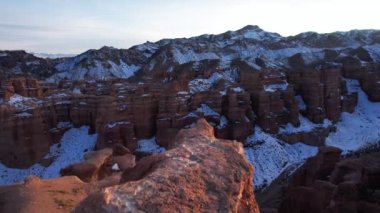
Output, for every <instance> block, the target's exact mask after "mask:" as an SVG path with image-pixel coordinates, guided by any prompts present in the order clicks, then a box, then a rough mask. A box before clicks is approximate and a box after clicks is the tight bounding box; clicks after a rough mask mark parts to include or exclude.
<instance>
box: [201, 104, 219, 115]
mask: <svg viewBox="0 0 380 213" xmlns="http://www.w3.org/2000/svg"><path fill="white" fill-rule="evenodd" d="M197 112H201V113H203V115H204V116H217V117H219V116H220V115H219V113H217V112H215V111H214V110H213V109H211V108H210V107H209V106H207V105H206V104H201V106H200V107H198V109H197Z"/></svg>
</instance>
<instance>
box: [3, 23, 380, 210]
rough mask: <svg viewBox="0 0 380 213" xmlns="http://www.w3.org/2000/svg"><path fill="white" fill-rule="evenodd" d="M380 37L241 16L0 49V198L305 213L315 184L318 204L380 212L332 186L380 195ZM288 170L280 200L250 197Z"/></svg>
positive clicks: (60, 206) (100, 206)
mask: <svg viewBox="0 0 380 213" xmlns="http://www.w3.org/2000/svg"><path fill="white" fill-rule="evenodd" d="M379 44H380V31H376V30H367V31H355V30H354V31H349V32H336V33H330V34H317V33H311V32H309V33H302V34H299V35H296V36H292V37H282V36H280V35H279V34H276V33H270V32H265V31H263V30H262V29H260V28H259V27H257V26H247V27H245V28H243V29H241V30H238V31H229V32H226V33H223V34H220V35H202V36H198V37H193V38H188V39H164V40H161V41H158V42H156V43H151V42H147V43H145V44H141V45H137V46H134V47H132V48H130V49H127V50H124V49H116V48H111V47H103V48H101V49H99V50H89V51H87V52H85V53H83V54H80V55H78V56H73V57H69V58H57V59H42V58H38V57H36V56H34V55H32V54H29V53H26V52H24V51H0V73H1V76H2V77H1V78H0V136H1V137H0V162H1V165H0V171H1V184H13V185H9V186H3V187H0V192H2V193H1V194H2V196H0V200H1V201H2V203H4V205H3V206H2V208H3V209H4V211H6V210H11V209H12V208H16V207H15V206H14V205H15V204H14V203H12V202H11V201H10V200H9V199H8V197H15V198H17V199H20V200H22V201H23V205H20V207H18V208H25V211H29V212H33V211H36V209H34V208H35V206H34V207H33V205H32V204H31V203H33V202H45V201H42V200H34V199H36V198H30V197H25V196H26V195H22V194H21V193H20V192H21V191H22V190H26V191H28V193H31V194H33V193H42V194H43V195H44V196H48V193H49V188H50V187H52V185H54V187H58V188H54V189H51V191H54V193H55V195H56V196H55V198H54V199H60V198H62V199H64V200H66V201H68V200H69V201H70V202H66V203H65V202H64V203H62V202H61V201H60V202H58V201H56V200H51V199H50V200H48V201H46V205H49V206H51V208H52V209H56V211H58V212H59V211H67V210H68V209H71V210H74V209H75V211H76V212H88V211H91V212H104V211H106V212H107V211H108V212H115V211H120V212H125V211H135V212H137V211H146V212H168V211H173V212H178V211H181V212H183V211H184V212H189V211H191V210H192V209H193V210H194V211H199V212H208V211H210V210H215V209H218V210H219V211H221V212H258V211H259V210H258V208H259V206H260V205H261V206H260V208H261V211H262V212H265V211H268V212H270V211H276V212H277V211H278V212H292V209H297V208H298V210H299V212H302V211H306V210H308V209H309V210H310V209H314V206H313V205H314V204H312V201H313V200H312V198H313V196H314V198H315V199H316V198H317V197H318V196H319V197H320V196H324V195H321V194H318V193H317V192H315V191H316V190H317V191H318V190H320V189H321V187H322V191H323V192H326V196H327V195H328V196H327V197H326V200H323V201H321V202H322V203H320V204H318V206H315V208H316V209H319V210H318V211H317V210H316V212H344V210H345V208H346V207H347V206H350V205H355V209H357V211H352V212H360V211H359V210H360V209H363V208H365V209H368V210H367V212H376V211H377V210H378V206H379V205H378V202H377V201H376V199H375V201H373V200H371V199H367V200H366V201H363V198H362V197H360V196H361V195H360V196H359V195H358V196H356V197H355V199H351V198H350V199H351V200H350V201H349V202H348V201H347V199H348V198H347V197H345V195H344V196H343V195H342V194H339V193H340V192H339V190H340V189H341V188H342V187H343V188H342V189H341V190H351V191H352V190H354V188H355V187H357V186H359V185H360V186H362V185H363V184H364V186H363V187H364V188H363V187H362V188H363V189H366V190H368V188H373V189H374V192H375V193H378V192H377V190H378V188H377V187H378V186H377V185H376V181H373V179H376V177H377V175H378V174H377V169H378V167H377V166H376V165H377V164H376V162H378V160H377V159H378V158H377V157H378V156H377V153H378V151H376V150H377V149H376V146H378V144H379V142H380V129H379V128H380V103H378V102H380V46H379ZM74 141H75V143H74ZM332 146H333V147H337V148H332ZM368 147H375V148H371V149H368ZM338 148H339V149H338ZM362 150H374V151H371V152H370V153H369V154H368V156H369V157H368V156H367V155H363V156H362V157H361V158H359V160H358V159H354V160H352V161H355V162H357V161H358V162H360V163H358V164H360V166H358V167H357V168H356V167H355V168H353V169H350V171H351V170H352V173H355V175H356V174H357V173H360V172H362V173H363V172H364V174H363V175H361V176H360V180H358V179H357V178H359V177H356V176H355V175H351V176H355V177H354V180H353V179H350V178H351V176H350V174H351V173H350V174H348V176H350V177H348V178H346V179H344V178H343V179H344V180H343V179H342V178H341V176H345V175H346V173H344V172H345V171H346V170H345V169H342V168H343V167H344V168H345V166H346V164H347V163H346V162H350V161H351V160H350V157H348V159H345V156H349V155H350V154H352V153H361V152H364V151H362ZM331 153H332V154H331ZM326 155H327V157H326ZM330 155H331V156H332V157H331V156H330ZM358 155H360V154H358ZM244 157H245V158H244ZM324 158H326V159H327V160H324ZM330 158H331V159H330ZM341 158H342V159H341ZM351 158H352V157H351ZM245 159H246V160H245ZM368 159H370V160H368ZM368 161H370V162H375V163H371V164H368V163H367V162H368ZM248 162H249V163H250V164H249V163H248ZM363 162H364V163H363ZM251 164H252V166H253V167H254V170H255V173H254V174H253V169H252V168H251ZM324 164H328V165H324ZM316 165H317V166H316ZM370 165H373V167H374V168H370V169H369V168H368V167H369V166H370ZM325 167H326V168H325ZM357 170H360V172H357ZM343 173H344V174H343ZM287 174H290V175H289V177H287V178H286V180H287V182H288V183H289V184H287V185H286V186H284V192H283V193H284V194H283V196H282V198H283V199H282V201H281V202H282V203H276V204H275V205H270V206H269V207H268V208H266V206H265V203H260V202H261V201H260V199H258V200H259V201H256V200H255V195H254V192H253V189H254V188H255V191H256V192H257V193H258V194H260V192H265V190H268V189H270V188H271V187H272V186H273V185H275V184H276V182H277V181H278V180H279V178H280V177H282V176H287ZM29 175H35V176H31V177H28V176H29ZM330 175H331V177H330ZM36 176H38V177H36ZM60 176H62V177H60ZM327 177H329V178H327ZM25 178H26V180H25V181H24V179H25ZM41 178H43V179H41ZM46 178H54V179H46ZM355 178H356V179H355ZM347 182H349V183H347ZM179 184H180V186H181V187H178V186H177V185H179ZM253 185H254V187H253ZM61 186H62V187H63V186H65V187H64V188H67V189H72V192H70V193H69V192H68V191H66V190H64V191H65V192H64V193H60V192H61V191H62V190H63V189H64V188H59V187H61ZM74 189H75V190H74ZM77 189H78V190H77ZM337 190H338V192H336V191H337ZM355 190H356V188H355ZM73 191H79V192H73ZM134 193H138V196H137V195H136V194H134ZM154 193H155V194H157V193H159V194H160V195H162V197H160V198H156V197H152V195H153V194H154ZM337 193H338V194H337ZM342 193H343V192H342ZM352 193H359V192H356V191H355V192H352ZM298 194H301V196H300V195H298ZM302 194H304V195H306V196H305V197H308V198H307V199H306V198H304V197H302ZM343 194H344V193H343ZM334 196H335V197H334ZM363 196H364V195H363ZM174 198H176V199H174ZM4 199H5V200H4ZM342 199H343V201H342ZM358 200H361V201H360V202H359V201H358ZM123 202H124V203H123ZM94 204H96V205H94ZM315 205H317V204H315ZM334 205H335V206H334ZM363 206H365V207H363ZM343 207H344V208H343ZM19 211H23V210H21V209H20V210H19Z"/></svg>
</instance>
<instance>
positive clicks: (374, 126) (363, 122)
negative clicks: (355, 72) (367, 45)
mask: <svg viewBox="0 0 380 213" xmlns="http://www.w3.org/2000/svg"><path fill="white" fill-rule="evenodd" d="M346 81H347V86H348V90H349V92H358V97H359V100H358V105H357V107H356V110H355V112H353V113H351V114H350V113H346V112H344V113H342V115H341V119H340V121H339V122H338V123H336V124H332V123H331V122H330V121H329V120H327V119H325V120H324V122H323V123H322V124H314V123H312V122H311V121H309V120H308V119H307V118H305V117H303V116H300V121H301V125H300V126H299V127H293V126H292V125H291V124H287V125H286V126H284V127H283V128H281V129H280V131H279V133H296V132H308V131H310V130H312V129H313V128H318V127H327V126H330V125H335V126H336V132H332V133H330V135H329V136H328V137H327V138H326V145H328V146H335V147H338V148H340V149H342V150H343V154H348V153H349V152H352V151H358V150H361V149H364V148H366V147H370V146H373V145H379V144H380V103H378V102H377V103H374V102H371V101H369V100H368V98H367V95H366V94H365V93H364V91H363V90H362V89H361V87H360V84H359V82H358V81H357V80H349V79H346ZM317 150H318V149H317V147H312V146H308V145H304V144H301V143H297V144H294V145H289V144H286V143H284V142H283V141H281V140H279V139H278V138H277V137H276V136H275V135H271V134H268V133H265V132H263V131H262V130H261V129H260V128H259V127H256V129H255V133H254V134H253V135H251V136H250V137H248V139H247V145H246V148H245V155H246V157H247V159H248V160H249V161H250V162H251V163H252V165H253V166H254V167H255V175H254V185H255V187H256V189H262V188H265V187H266V186H268V185H269V184H270V183H271V182H272V181H273V180H275V179H276V178H277V177H278V176H279V175H280V174H281V173H282V172H283V171H284V170H286V169H287V168H291V167H297V166H299V165H302V163H303V162H304V161H305V160H306V159H307V158H309V157H311V156H313V155H315V154H316V153H317Z"/></svg>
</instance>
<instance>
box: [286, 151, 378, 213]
mask: <svg viewBox="0 0 380 213" xmlns="http://www.w3.org/2000/svg"><path fill="white" fill-rule="evenodd" d="M339 155H340V151H339V150H337V149H334V148H328V147H326V148H321V149H320V151H319V153H318V154H317V156H315V157H313V158H310V159H308V160H307V161H306V163H305V165H304V166H302V168H301V169H300V170H298V172H296V174H295V175H294V177H293V178H292V181H291V183H290V185H289V186H288V187H287V188H286V189H285V190H284V194H283V201H282V204H281V206H280V209H279V212H281V213H282V212H306V211H307V212H378V211H379V210H380V205H379V200H380V198H379V196H378V195H377V194H376V191H378V190H379V189H380V188H379V184H378V177H379V174H380V173H379V171H380V170H379V168H380V165H379V157H380V155H379V152H374V153H370V154H361V155H360V156H359V157H349V158H347V159H340V157H339Z"/></svg>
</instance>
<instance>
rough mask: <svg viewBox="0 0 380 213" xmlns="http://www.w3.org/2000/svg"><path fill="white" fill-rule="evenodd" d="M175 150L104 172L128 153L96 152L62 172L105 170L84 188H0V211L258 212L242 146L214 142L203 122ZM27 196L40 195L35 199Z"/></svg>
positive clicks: (68, 182)
mask: <svg viewBox="0 0 380 213" xmlns="http://www.w3.org/2000/svg"><path fill="white" fill-rule="evenodd" d="M173 146H174V148H173V149H171V150H169V151H167V152H165V153H163V154H155V155H151V156H148V157H145V158H142V159H141V160H139V161H138V162H137V164H136V166H133V165H132V167H130V168H127V169H125V170H123V171H111V172H108V173H107V172H105V171H106V170H107V168H106V167H107V166H106V165H109V164H110V163H113V162H114V160H115V158H117V156H120V153H121V152H123V151H122V150H126V149H122V148H121V147H115V149H114V151H113V152H112V150H107V149H105V150H104V151H103V150H101V151H98V152H97V153H93V154H91V155H89V156H88V157H87V160H86V161H84V162H83V163H81V164H78V165H76V166H75V165H73V166H70V167H68V168H67V169H65V170H62V172H64V173H65V172H68V171H69V170H71V171H73V169H75V167H77V168H78V167H82V168H84V167H85V166H86V165H87V168H89V166H90V165H93V166H96V167H97V168H103V169H100V170H99V169H95V170H92V171H94V172H95V173H97V175H96V177H97V178H95V179H94V178H92V179H91V178H90V179H87V180H89V182H88V183H84V182H82V181H80V180H78V179H77V178H74V177H71V176H67V177H62V178H58V179H54V180H40V179H38V178H35V177H34V178H33V177H31V178H28V181H27V182H25V183H23V184H16V185H13V186H6V187H0V192H2V193H1V196H0V200H1V201H2V203H3V205H2V206H1V208H2V210H10V209H12V210H14V209H15V208H16V203H15V201H16V200H17V206H18V207H17V209H19V210H20V211H28V212H40V206H41V205H44V206H45V207H46V208H49V212H62V211H69V210H70V209H75V212H141V211H143V212H192V211H196V212H210V211H218V212H259V210H258V206H257V203H256V201H255V196H254V193H253V186H252V178H253V168H252V166H251V165H250V163H249V162H247V161H246V160H245V159H244V156H243V147H242V145H241V143H239V142H236V141H228V140H220V139H216V138H215V137H214V130H213V127H212V126H210V125H209V124H208V123H207V122H206V121H205V120H203V119H201V120H198V122H197V125H196V127H195V128H191V129H186V130H181V131H180V132H179V134H178V136H177V137H176V139H175V142H174V145H173ZM127 155H128V154H127ZM101 170H102V171H101ZM81 171H84V170H83V169H82V170H81ZM87 171H89V170H87ZM101 174H102V175H101ZM82 177H83V176H82ZM88 177H94V176H93V175H89V176H88ZM61 186H65V187H64V188H62V187H61ZM60 187H61V188H60ZM74 189H75V190H74ZM25 193H27V194H33V193H38V196H37V197H36V196H26V195H27V194H25ZM49 194H50V195H51V196H50V197H49V196H48V195H49ZM10 197H12V198H14V199H13V200H10V199H8V198H10ZM40 197H41V198H46V199H40ZM83 199H84V200H83ZM81 200H83V201H81ZM80 201H81V202H80Z"/></svg>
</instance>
